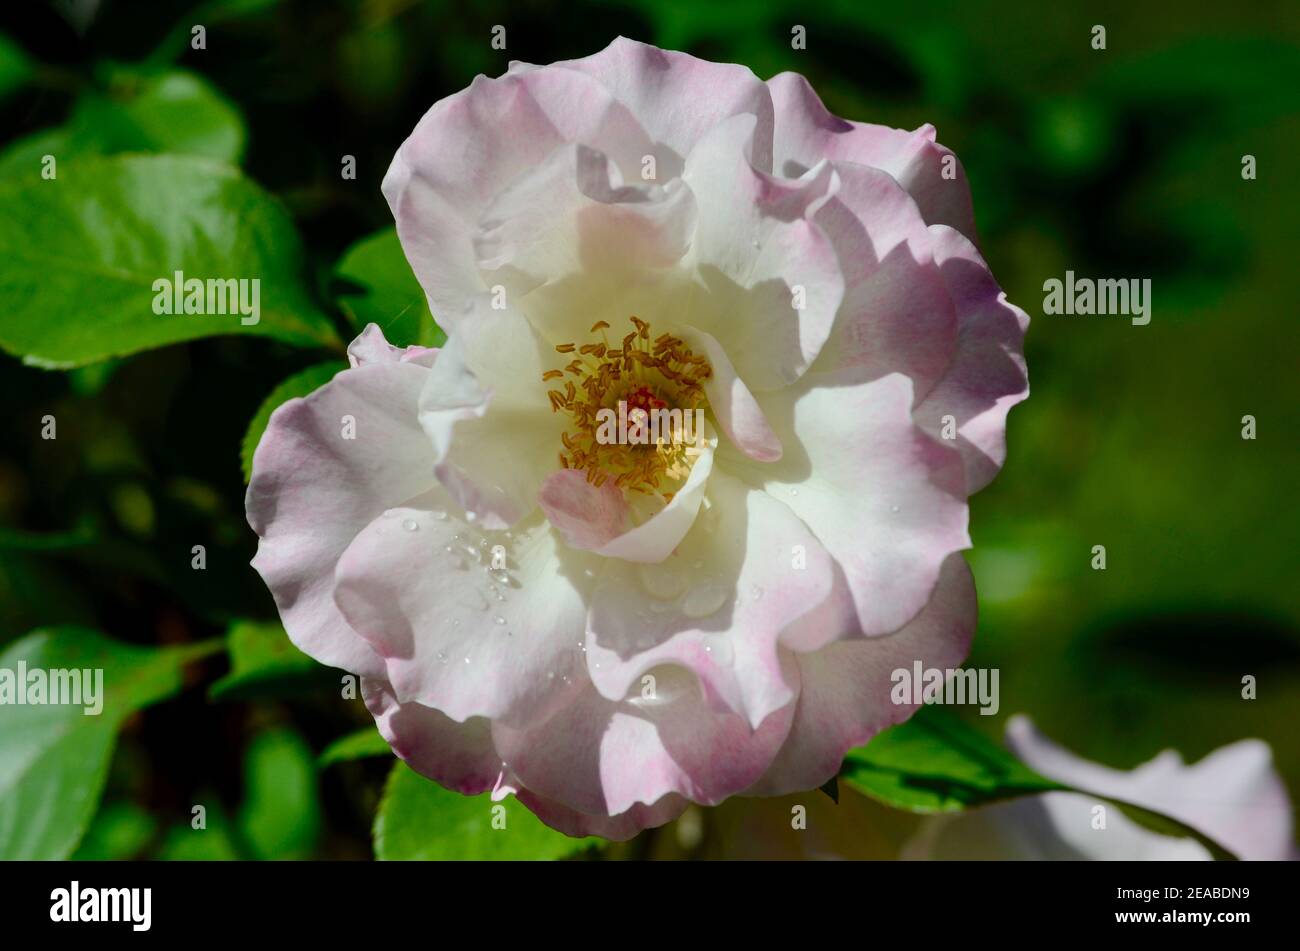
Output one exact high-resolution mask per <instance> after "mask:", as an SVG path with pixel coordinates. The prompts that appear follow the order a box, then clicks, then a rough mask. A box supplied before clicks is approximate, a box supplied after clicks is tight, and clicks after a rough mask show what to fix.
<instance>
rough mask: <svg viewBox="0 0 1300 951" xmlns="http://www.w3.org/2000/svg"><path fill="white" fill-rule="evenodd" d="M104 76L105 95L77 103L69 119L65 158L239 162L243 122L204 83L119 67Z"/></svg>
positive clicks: (183, 75) (177, 73)
mask: <svg viewBox="0 0 1300 951" xmlns="http://www.w3.org/2000/svg"><path fill="white" fill-rule="evenodd" d="M103 74H104V86H105V89H104V91H102V92H101V91H93V92H90V93H87V94H86V95H83V96H82V97H81V98H80V99H78V100H77V104H76V107H75V108H74V109H73V112H72V116H71V118H70V119H69V120H68V126H67V141H66V143H65V146H64V147H65V149H66V151H67V153H68V154H71V155H86V154H95V153H104V154H112V153H116V152H173V153H176V154H180V155H197V156H201V157H204V158H210V159H213V160H215V161H218V162H229V163H231V164H232V165H233V164H237V163H238V162H239V159H240V157H241V156H242V155H243V153H244V144H245V141H246V140H247V138H248V134H247V132H246V131H245V129H244V120H243V118H242V117H241V116H240V114H239V111H238V110H237V109H236V108H235V107H234V106H232V105H231V104H230V103H229V102H227V101H226V100H225V98H223V97H222V96H221V94H220V93H218V92H217V91H216V90H215V89H213V87H212V86H211V84H209V83H208V82H207V81H206V80H204V79H202V78H200V77H199V76H196V75H195V74H193V73H190V72H186V71H184V70H169V71H166V72H157V71H145V70H139V69H132V68H126V67H118V66H110V67H106V68H105V69H104V70H103ZM56 154H57V155H58V157H59V158H63V154H62V153H56Z"/></svg>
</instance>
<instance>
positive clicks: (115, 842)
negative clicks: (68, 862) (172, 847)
mask: <svg viewBox="0 0 1300 951" xmlns="http://www.w3.org/2000/svg"><path fill="white" fill-rule="evenodd" d="M157 829H158V823H157V821H156V820H155V819H154V818H153V816H151V815H149V813H148V812H146V811H145V810H144V809H142V808H140V807H139V806H137V805H136V804H135V803H133V802H115V803H109V804H107V805H105V806H104V808H102V809H100V810H99V814H98V815H97V816H95V821H94V822H92V823H91V825H90V829H89V830H88V831H87V832H86V837H85V838H84V839H83V840H82V842H81V845H80V846H78V847H77V851H76V852H75V853H73V856H72V858H73V860H74V861H77V862H119V861H125V860H129V859H133V858H136V857H137V856H139V854H140V853H141V852H142V851H144V847H145V846H146V845H148V844H149V840H150V839H152V838H153V835H154V832H156V831H157Z"/></svg>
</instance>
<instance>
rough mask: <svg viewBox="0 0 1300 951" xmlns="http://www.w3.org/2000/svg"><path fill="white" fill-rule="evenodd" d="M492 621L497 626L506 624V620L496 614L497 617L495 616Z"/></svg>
mask: <svg viewBox="0 0 1300 951" xmlns="http://www.w3.org/2000/svg"><path fill="white" fill-rule="evenodd" d="M492 620H493V621H495V622H496V623H498V624H505V623H506V619H505V618H503V617H502V616H501V615H500V614H498V615H497V616H496V617H494V618H493V619H492Z"/></svg>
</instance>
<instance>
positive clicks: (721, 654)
mask: <svg viewBox="0 0 1300 951" xmlns="http://www.w3.org/2000/svg"><path fill="white" fill-rule="evenodd" d="M704 650H705V653H707V654H708V655H709V656H710V657H712V658H713V659H714V661H716V662H717V663H719V664H724V665H727V666H730V664H731V662H732V661H733V660H735V658H736V652H735V651H734V650H733V649H732V647H731V641H730V640H729V639H728V638H726V637H724V636H722V635H721V634H710V635H709V636H708V637H706V638H705V639H704Z"/></svg>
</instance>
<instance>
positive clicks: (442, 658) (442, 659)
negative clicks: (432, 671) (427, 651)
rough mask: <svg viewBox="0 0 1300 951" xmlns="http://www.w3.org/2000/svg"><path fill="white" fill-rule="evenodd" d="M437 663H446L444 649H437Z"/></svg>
mask: <svg viewBox="0 0 1300 951" xmlns="http://www.w3.org/2000/svg"><path fill="white" fill-rule="evenodd" d="M438 663H440V664H445V663H447V652H446V651H438Z"/></svg>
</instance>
